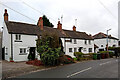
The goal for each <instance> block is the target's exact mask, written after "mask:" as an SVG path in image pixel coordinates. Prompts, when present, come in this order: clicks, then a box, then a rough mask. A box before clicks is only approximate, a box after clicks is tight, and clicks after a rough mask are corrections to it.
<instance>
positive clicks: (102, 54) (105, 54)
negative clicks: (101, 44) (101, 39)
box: [99, 51, 109, 59]
mask: <svg viewBox="0 0 120 80" xmlns="http://www.w3.org/2000/svg"><path fill="white" fill-rule="evenodd" d="M99 53H100V54H101V58H102V59H104V58H108V57H109V51H100V52H99Z"/></svg>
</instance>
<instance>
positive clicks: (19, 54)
mask: <svg viewBox="0 0 120 80" xmlns="http://www.w3.org/2000/svg"><path fill="white" fill-rule="evenodd" d="M19 55H27V53H20V54H19Z"/></svg>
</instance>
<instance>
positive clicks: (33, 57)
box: [30, 47, 35, 60]
mask: <svg viewBox="0 0 120 80" xmlns="http://www.w3.org/2000/svg"><path fill="white" fill-rule="evenodd" d="M30 54H31V56H32V60H35V47H30Z"/></svg>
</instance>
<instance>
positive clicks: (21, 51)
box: [19, 48, 27, 55]
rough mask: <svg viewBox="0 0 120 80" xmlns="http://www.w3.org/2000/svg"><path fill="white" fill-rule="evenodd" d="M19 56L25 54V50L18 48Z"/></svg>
mask: <svg viewBox="0 0 120 80" xmlns="http://www.w3.org/2000/svg"><path fill="white" fill-rule="evenodd" d="M19 54H20V55H21V54H27V48H19Z"/></svg>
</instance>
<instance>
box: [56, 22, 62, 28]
mask: <svg viewBox="0 0 120 80" xmlns="http://www.w3.org/2000/svg"><path fill="white" fill-rule="evenodd" d="M57 29H59V30H62V24H61V23H60V21H58V24H57Z"/></svg>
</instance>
